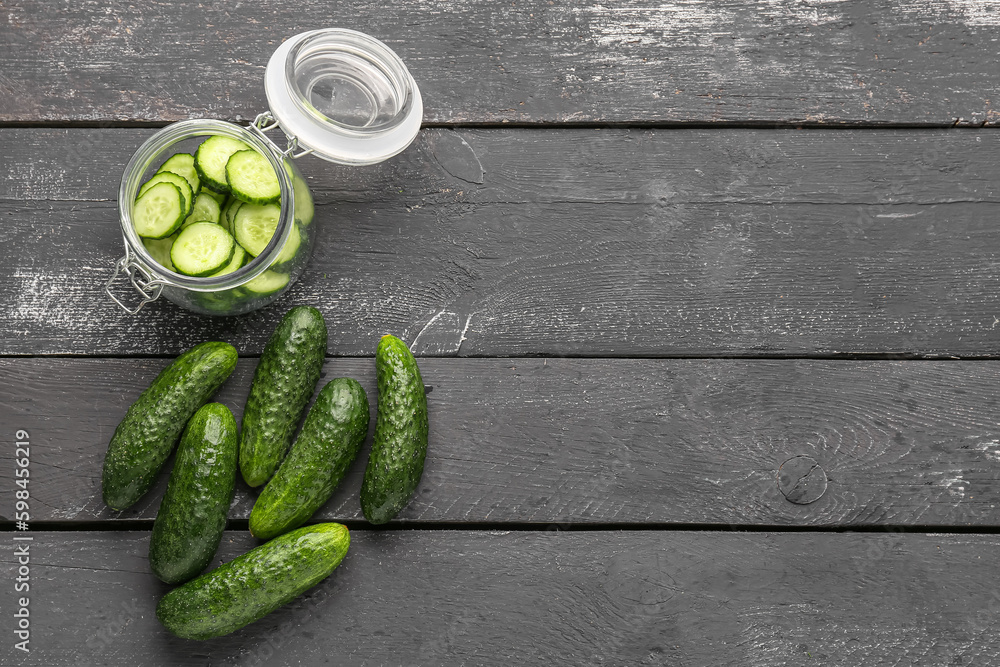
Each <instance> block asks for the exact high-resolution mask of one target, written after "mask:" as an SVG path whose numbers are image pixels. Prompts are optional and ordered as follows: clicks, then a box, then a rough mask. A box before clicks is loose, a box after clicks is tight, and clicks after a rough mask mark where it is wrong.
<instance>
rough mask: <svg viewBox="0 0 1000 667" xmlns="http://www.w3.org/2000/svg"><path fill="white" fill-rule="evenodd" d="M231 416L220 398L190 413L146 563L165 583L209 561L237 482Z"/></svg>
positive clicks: (183, 578)
mask: <svg viewBox="0 0 1000 667" xmlns="http://www.w3.org/2000/svg"><path fill="white" fill-rule="evenodd" d="M236 453H237V441H236V418H235V417H233V413H232V412H230V411H229V408H227V407H226V406H224V405H222V404H221V403H208V404H207V405H203V406H202V407H201V408H200V409H199V410H198V412H196V413H194V416H193V417H191V420H190V421H189V422H188V423H187V428H185V429H184V434H183V435H182V436H181V444H180V445H179V446H178V447H177V457H176V459H175V460H174V469H173V470H172V471H171V472H170V482H169V484H167V492H166V494H164V496H163V501H162V502H161V503H160V510H159V511H158V512H157V513H156V521H155V522H154V523H153V535H152V537H150V539H149V565H150V568H152V570H153V574H155V575H156V576H157V577H159V578H160V579H162V580H163V581H165V582H167V583H168V584H179V583H181V582H184V581H187V580H188V579H190V578H191V577H194V576H195V575H197V574H200V573H201V572H202V570H204V569H205V568H206V567H208V564H209V563H210V562H211V561H212V557H213V556H214V555H215V551H216V549H218V548H219V541H220V540H221V539H222V531H223V530H225V528H226V515H227V514H228V512H229V504H230V503H231V502H232V500H233V490H234V489H235V487H236Z"/></svg>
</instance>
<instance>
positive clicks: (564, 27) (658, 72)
mask: <svg viewBox="0 0 1000 667" xmlns="http://www.w3.org/2000/svg"><path fill="white" fill-rule="evenodd" d="M996 16H997V12H996V8H995V7H994V6H993V5H992V4H991V3H990V2H952V1H950V0H920V1H918V2H899V1H898V0H878V1H876V2H867V1H865V0H848V1H844V2H824V3H814V4H808V5H804V4H802V3H800V2H797V0H770V1H767V2H764V1H763V0H761V1H758V2H753V3H746V2H742V1H741V0H691V1H689V2H683V3H666V4H659V5H656V6H651V5H650V3H647V2H641V1H640V0H626V1H624V2H615V3H611V4H586V5H583V4H579V3H566V2H558V3H555V2H547V1H545V0H528V1H524V2H517V3H509V2H500V1H498V0H493V1H491V2H451V3H446V4H441V3H438V2H435V1H433V0H420V1H418V2H410V3H397V4H394V5H391V6H387V5H386V4H385V3H378V2H371V0H352V1H350V2H340V3H336V4H334V3H330V2H326V1H324V0H300V1H299V2H296V3H295V4H294V5H292V4H290V3H287V2H281V1H279V0H265V1H261V2H254V3H236V2H213V3H201V4H195V3H154V4H151V5H142V6H140V5H137V4H129V3H122V2H113V3H110V4H109V3H99V4H95V3H88V2H83V1H81V0H75V1H74V2H70V3H68V4H67V5H64V6H61V7H60V11H59V12H52V11H50V8H49V6H48V5H46V4H45V3H43V2H40V1H39V0H19V1H18V2H15V3H13V4H9V3H8V5H7V20H6V21H5V22H4V23H3V24H2V25H0V71H3V72H4V73H5V74H4V76H3V78H2V79H0V91H2V94H0V100H2V102H0V120H5V121H27V122H37V121H64V120H72V121H89V122H106V121H119V120H128V121H151V122H159V121H166V120H176V119H180V118H193V117H215V118H226V119H233V120H248V119H252V118H253V117H254V116H255V115H256V114H257V113H258V112H260V111H263V110H264V109H265V98H264V92H263V71H264V65H265V64H266V62H267V59H268V57H269V56H270V54H271V53H272V52H273V51H274V49H275V48H276V47H277V45H278V44H280V43H281V41H283V40H284V39H286V38H287V37H290V36H292V35H293V34H296V33H298V32H301V31H304V30H311V29H314V28H317V27H322V26H325V25H329V24H331V23H332V24H335V25H339V26H342V27H350V28H355V29H359V30H362V31H365V32H368V33H371V34H373V35H375V36H377V37H379V38H382V39H384V40H385V41H387V42H388V43H389V44H390V46H392V47H393V48H394V49H395V50H397V51H398V52H399V53H400V55H401V56H402V57H403V59H404V60H405V62H406V63H407V64H408V66H409V68H410V70H411V71H412V73H413V75H414V77H415V78H416V80H417V82H418V84H419V85H420V86H421V89H422V91H423V98H424V104H425V107H426V110H425V114H424V118H425V120H426V121H428V122H434V123H484V122H485V123H498V122H519V123H551V122H560V123H567V122H568V123H578V122H623V123H632V122H698V123H726V122H740V123H746V122H760V123H792V124H806V123H809V124H841V123H865V124H868V123H876V124H879V123H928V124H934V125H951V124H953V123H969V124H982V123H994V122H996V121H997V118H998V111H997V109H996V107H995V100H996V99H997V94H998V92H1000V91H998V79H997V74H996V71H995V68H994V67H993V63H994V61H995V57H996V44H995V42H994V41H993V40H994V39H995V35H996V26H997V19H996Z"/></svg>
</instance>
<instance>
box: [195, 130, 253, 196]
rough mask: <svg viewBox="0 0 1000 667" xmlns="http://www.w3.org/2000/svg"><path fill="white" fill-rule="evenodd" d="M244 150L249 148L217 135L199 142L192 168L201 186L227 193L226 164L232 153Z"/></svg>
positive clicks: (236, 140) (238, 141)
mask: <svg viewBox="0 0 1000 667" xmlns="http://www.w3.org/2000/svg"><path fill="white" fill-rule="evenodd" d="M246 150H251V148H250V147H249V146H247V145H246V144H245V143H243V142H242V141H240V140H239V139H230V138H229V137H224V136H222V135H219V134H216V135H213V136H211V137H209V138H208V139H205V141H203V142H201V145H200V146H198V151H197V152H196V153H195V155H194V167H195V169H197V170H198V176H199V177H200V178H201V184H202V185H203V186H205V187H207V188H208V189H210V190H215V191H216V192H226V193H228V192H229V181H227V180H226V163H227V162H229V156H231V155H232V154H233V153H235V152H237V151H246Z"/></svg>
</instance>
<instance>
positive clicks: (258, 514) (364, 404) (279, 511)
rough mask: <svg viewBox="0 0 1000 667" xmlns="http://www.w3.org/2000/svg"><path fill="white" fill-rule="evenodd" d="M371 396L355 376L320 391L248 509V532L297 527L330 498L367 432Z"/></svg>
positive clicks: (264, 534)
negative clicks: (285, 452) (354, 378)
mask: <svg viewBox="0 0 1000 667" xmlns="http://www.w3.org/2000/svg"><path fill="white" fill-rule="evenodd" d="M368 412H369V411H368V397H367V396H365V390H364V389H362V387H361V385H360V384H358V381H357V380H352V379H351V378H337V379H335V380H331V381H330V382H328V383H327V384H326V386H325V387H323V389H322V390H320V392H319V396H318V397H317V398H316V402H315V403H314V404H313V406H312V408H311V409H310V410H309V414H308V415H306V421H305V423H304V424H303V425H302V432H301V433H299V437H298V438H296V439H295V444H293V445H292V449H291V450H290V451H289V452H288V456H286V457H285V460H284V461H282V463H281V467H279V468H278V472H276V473H275V474H274V477H272V478H271V481H270V482H268V483H267V486H265V487H264V490H263V491H262V492H261V494H260V496H259V497H258V498H257V502H256V503H254V506H253V510H252V511H251V512H250V532H251V533H252V534H253V536H254V537H257V538H259V539H262V540H269V539H271V538H272V537H276V536H278V535H281V534H282V533H286V532H288V531H289V530H292V529H293V528H298V527H299V526H301V525H302V524H303V523H305V522H306V521H307V520H308V519H309V517H311V516H312V515H313V513H314V512H315V511H316V510H318V509H319V508H320V507H322V506H323V504H324V503H325V502H326V501H327V500H329V499H330V495H331V494H332V493H333V490H334V489H335V488H337V484H339V483H340V480H341V479H342V478H343V477H344V474H345V473H346V472H347V469H348V468H349V467H350V465H351V463H352V462H353V461H354V459H355V457H356V456H357V455H358V450H360V449H361V443H363V442H364V440H365V436H366V435H368Z"/></svg>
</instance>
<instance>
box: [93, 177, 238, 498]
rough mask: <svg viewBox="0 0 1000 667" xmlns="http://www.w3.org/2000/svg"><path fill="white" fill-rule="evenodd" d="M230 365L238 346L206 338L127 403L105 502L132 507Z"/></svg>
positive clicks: (107, 471) (113, 446) (108, 468)
mask: <svg viewBox="0 0 1000 667" xmlns="http://www.w3.org/2000/svg"><path fill="white" fill-rule="evenodd" d="M170 187H173V186H170ZM234 368H236V348H234V347H233V346H232V345H230V344H229V343H220V342H209V343H201V344H200V345H195V346H194V347H193V348H191V349H190V350H188V351H187V352H185V353H184V354H182V355H180V356H179V357H177V359H175V360H174V362H173V363H171V364H170V365H169V366H167V367H166V368H164V369H163V371H162V372H161V373H160V374H159V375H158V376H156V379H155V380H153V382H152V384H150V385H149V387H148V388H147V389H146V390H145V391H143V392H142V394H141V395H140V396H139V398H138V400H136V402H135V403H133V404H132V406H131V407H129V409H128V412H126V413H125V417H124V419H122V421H121V423H120V424H118V428H116V429H115V434H114V436H112V438H111V443H110V444H109V445H108V452H107V454H106V455H105V456H104V469H103V472H102V475H101V487H102V495H103V497H104V503H105V504H106V505H107V506H108V507H110V508H111V509H114V510H123V509H126V508H128V507H131V506H132V505H133V504H135V502H136V501H137V500H139V498H141V497H142V496H143V494H145V493H146V491H148V490H149V488H150V487H151V486H152V485H153V482H154V481H155V480H156V475H157V473H158V472H159V471H160V468H161V467H162V466H163V463H164V462H165V461H166V460H167V458H168V457H169V456H170V452H172V451H173V449H174V445H176V444H177V439H178V438H179V437H180V435H181V431H182V430H183V429H184V425H185V424H186V423H187V421H188V419H190V418H191V415H193V414H194V412H195V410H197V409H198V408H199V407H201V405H202V404H203V403H205V401H207V400H208V399H209V397H211V396H212V394H214V393H215V391H216V390H217V389H218V388H219V386H220V385H221V384H222V383H223V382H224V381H225V380H226V378H228V377H229V374H230V373H232V372H233V369H234Z"/></svg>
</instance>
